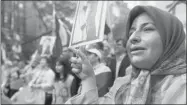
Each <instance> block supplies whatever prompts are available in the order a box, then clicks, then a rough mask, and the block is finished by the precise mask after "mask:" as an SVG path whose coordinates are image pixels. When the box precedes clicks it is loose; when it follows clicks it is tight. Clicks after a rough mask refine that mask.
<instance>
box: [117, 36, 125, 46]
mask: <svg viewBox="0 0 187 105" xmlns="http://www.w3.org/2000/svg"><path fill="white" fill-rule="evenodd" d="M120 41H122V43H123V47H124V48H126V44H127V39H126V38H119V39H117V40H116V43H118V42H120Z"/></svg>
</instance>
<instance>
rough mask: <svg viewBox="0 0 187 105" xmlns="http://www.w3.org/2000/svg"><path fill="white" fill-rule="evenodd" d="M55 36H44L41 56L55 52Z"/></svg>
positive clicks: (41, 42)
mask: <svg viewBox="0 0 187 105" xmlns="http://www.w3.org/2000/svg"><path fill="white" fill-rule="evenodd" d="M55 40H56V37H55V36H43V37H42V38H41V40H40V45H41V46H42V49H41V56H48V55H52V54H53V47H54V44H55Z"/></svg>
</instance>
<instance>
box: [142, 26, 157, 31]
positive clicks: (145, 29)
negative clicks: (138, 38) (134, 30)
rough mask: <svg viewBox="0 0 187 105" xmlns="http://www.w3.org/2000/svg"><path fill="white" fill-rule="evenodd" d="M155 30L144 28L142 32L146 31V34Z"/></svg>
mask: <svg viewBox="0 0 187 105" xmlns="http://www.w3.org/2000/svg"><path fill="white" fill-rule="evenodd" d="M154 30H155V29H154V28H152V27H147V28H144V29H143V31H146V32H150V31H154Z"/></svg>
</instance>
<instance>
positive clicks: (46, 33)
mask: <svg viewBox="0 0 187 105" xmlns="http://www.w3.org/2000/svg"><path fill="white" fill-rule="evenodd" d="M51 32H52V30H50V31H47V32H45V33H43V34H41V35H39V36H37V37H35V38H34V39H31V40H29V41H27V42H24V43H22V45H25V44H28V43H31V42H33V41H35V40H37V39H39V38H41V37H42V36H45V35H48V34H50V33H51Z"/></svg>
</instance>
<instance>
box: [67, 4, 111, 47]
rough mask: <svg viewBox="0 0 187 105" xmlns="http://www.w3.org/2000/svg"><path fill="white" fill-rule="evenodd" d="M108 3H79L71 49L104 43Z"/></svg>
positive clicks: (70, 44)
mask: <svg viewBox="0 0 187 105" xmlns="http://www.w3.org/2000/svg"><path fill="white" fill-rule="evenodd" d="M107 3H108V1H78V4H77V10H76V14H75V20H74V24H73V29H72V33H71V38H70V43H69V47H79V46H83V45H88V44H92V43H96V42H99V41H102V40H103V38H104V27H105V19H106V10H107Z"/></svg>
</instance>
